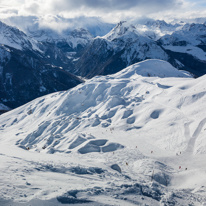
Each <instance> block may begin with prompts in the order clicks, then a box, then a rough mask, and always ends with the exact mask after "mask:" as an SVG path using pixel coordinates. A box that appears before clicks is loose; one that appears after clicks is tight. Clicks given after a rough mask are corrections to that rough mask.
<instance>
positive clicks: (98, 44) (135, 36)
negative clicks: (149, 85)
mask: <svg viewBox="0 0 206 206" xmlns="http://www.w3.org/2000/svg"><path fill="white" fill-rule="evenodd" d="M145 59H162V60H168V55H167V54H166V53H165V51H164V50H163V49H162V48H161V47H159V46H158V45H157V43H156V42H155V41H153V40H151V39H149V38H148V37H146V36H142V35H140V34H139V33H138V32H137V30H136V27H135V26H133V25H131V24H129V23H127V22H120V23H119V24H117V26H116V27H115V28H113V29H112V30H111V31H110V32H109V33H108V34H107V35H105V36H103V37H96V38H95V39H94V40H93V41H92V43H91V45H90V46H89V47H88V48H87V49H86V50H85V52H84V53H83V55H82V56H81V57H80V59H79V61H78V62H77V64H76V71H75V72H76V73H77V74H79V75H81V76H86V77H93V76H95V75H102V74H103V75H105V74H112V73H115V72H117V71H120V70H121V69H123V68H125V67H126V66H129V65H131V64H134V63H136V62H139V61H141V60H145Z"/></svg>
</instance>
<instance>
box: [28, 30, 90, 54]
mask: <svg viewBox="0 0 206 206" xmlns="http://www.w3.org/2000/svg"><path fill="white" fill-rule="evenodd" d="M27 33H28V35H29V36H31V37H32V38H34V39H36V40H38V41H39V42H42V43H49V44H54V45H55V46H57V47H58V48H60V49H62V50H63V51H64V52H78V51H79V50H81V49H83V48H84V47H85V46H87V45H88V44H89V43H90V41H91V40H92V39H93V36H92V34H91V33H90V32H89V31H88V30H86V29H83V28H77V29H74V30H72V31H70V30H64V31H62V32H61V33H59V32H58V31H54V30H51V29H44V30H37V31H36V30H35V31H30V30H28V32H27Z"/></svg>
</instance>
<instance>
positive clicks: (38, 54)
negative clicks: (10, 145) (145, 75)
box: [0, 20, 206, 108]
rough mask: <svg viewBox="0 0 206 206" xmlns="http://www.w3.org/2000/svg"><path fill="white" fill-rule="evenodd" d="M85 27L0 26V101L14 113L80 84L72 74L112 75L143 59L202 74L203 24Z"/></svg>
mask: <svg viewBox="0 0 206 206" xmlns="http://www.w3.org/2000/svg"><path fill="white" fill-rule="evenodd" d="M85 26H87V27H88V28H76V29H74V30H70V29H67V30H63V31H62V32H59V31H55V30H52V29H37V30H36V28H38V27H36V26H33V28H31V27H28V28H27V29H25V30H26V33H24V32H22V31H20V30H19V29H17V28H15V27H11V26H9V25H6V24H4V23H2V22H1V25H0V29H1V33H0V36H1V37H0V43H1V54H2V55H1V62H0V65H1V83H0V84H1V87H0V88H1V99H0V102H1V103H2V104H4V105H6V106H8V107H10V108H15V107H17V106H20V105H22V104H24V103H26V102H28V101H30V100H32V99H34V98H36V97H38V96H42V95H44V94H48V93H51V92H54V91H59V90H65V89H69V88H72V87H74V86H75V85H77V84H79V83H80V82H82V80H80V79H78V78H77V77H75V76H74V75H78V76H82V77H86V78H91V77H93V76H96V75H107V74H113V73H115V72H118V71H120V70H121V69H123V68H125V67H127V66H129V65H132V64H134V63H137V62H140V61H142V60H145V59H161V60H165V61H168V62H170V63H171V64H172V65H173V66H175V67H176V68H178V69H181V70H186V71H188V72H190V73H192V74H193V75H194V76H196V77H198V76H201V75H203V74H205V73H206V64H205V61H206V56H205V55H206V53H205V41H206V40H205V28H206V26H205V24H194V23H193V24H184V23H179V24H177V23H176V24H174V25H173V24H168V23H166V22H165V21H159V20H157V21H148V22H146V24H144V25H139V24H137V25H132V24H131V23H129V22H120V23H118V24H117V25H116V26H115V27H114V28H113V29H112V30H111V31H110V29H111V26H112V24H108V23H105V26H104V24H103V22H101V23H100V22H98V24H96V25H94V26H93V27H91V25H89V26H88V25H86V24H85ZM100 28H103V29H102V30H101V31H100ZM97 34H101V35H103V34H104V35H103V36H101V37H100V36H96V35H97ZM45 74H46V75H45ZM17 75H18V77H17ZM46 76H47V77H48V76H50V78H47V77H46ZM60 79H61V80H60ZM34 82H35V83H34Z"/></svg>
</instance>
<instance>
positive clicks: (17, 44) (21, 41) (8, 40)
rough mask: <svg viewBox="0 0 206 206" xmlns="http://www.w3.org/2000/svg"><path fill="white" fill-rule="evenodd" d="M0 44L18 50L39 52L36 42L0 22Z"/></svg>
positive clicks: (16, 29)
mask: <svg viewBox="0 0 206 206" xmlns="http://www.w3.org/2000/svg"><path fill="white" fill-rule="evenodd" d="M0 44H1V45H6V46H10V47H12V48H15V49H18V50H26V49H27V50H32V49H33V50H38V51H39V50H40V49H39V48H38V47H39V46H38V42H37V41H35V40H34V39H32V38H29V37H28V36H27V35H26V34H25V33H24V32H22V31H20V30H19V29H18V28H15V27H12V26H9V25H7V24H4V23H3V22H1V21H0Z"/></svg>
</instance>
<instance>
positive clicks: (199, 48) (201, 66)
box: [158, 23, 206, 76]
mask: <svg viewBox="0 0 206 206" xmlns="http://www.w3.org/2000/svg"><path fill="white" fill-rule="evenodd" d="M158 43H159V45H161V46H162V48H164V50H165V51H166V52H167V53H168V55H169V56H170V57H172V58H173V59H176V62H177V65H175V66H176V67H177V68H180V69H185V70H187V71H189V72H192V73H193V74H195V75H196V76H201V75H203V74H205V73H206V46H205V45H206V25H205V24H194V23H193V24H185V25H184V26H183V27H182V29H181V30H178V31H175V32H173V33H172V34H171V35H168V34H167V35H165V36H163V37H162V38H160V39H159V40H158ZM171 63H172V62H171ZM174 64H175V62H173V65H174Z"/></svg>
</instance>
